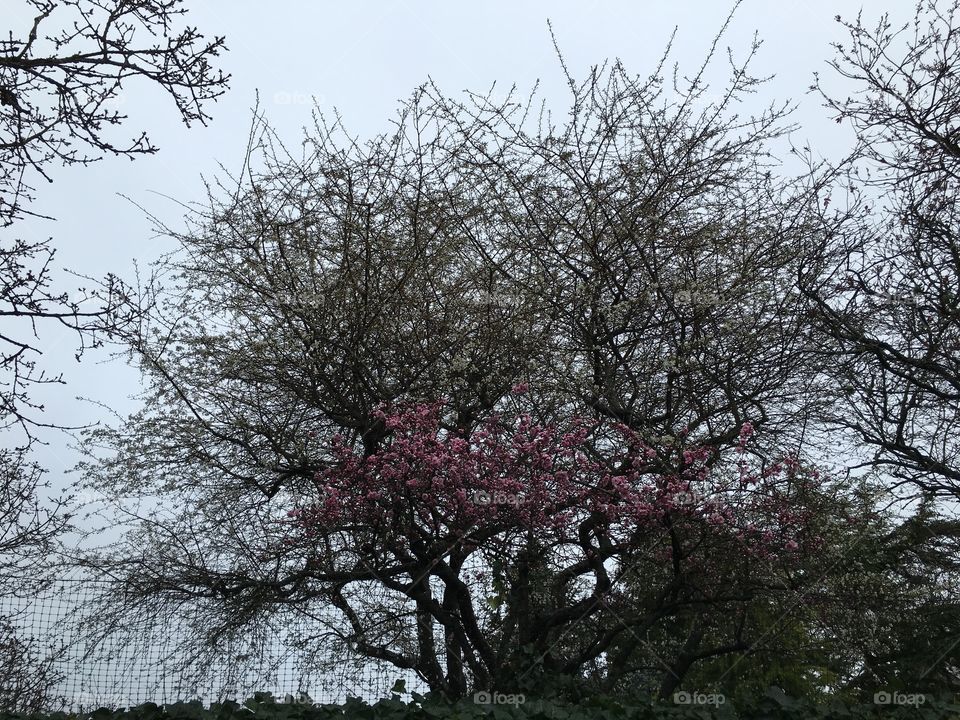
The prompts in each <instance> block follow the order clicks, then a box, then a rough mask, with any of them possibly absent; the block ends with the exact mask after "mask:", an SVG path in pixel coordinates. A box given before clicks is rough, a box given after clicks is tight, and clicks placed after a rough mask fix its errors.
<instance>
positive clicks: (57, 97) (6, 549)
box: [0, 0, 228, 709]
mask: <svg viewBox="0 0 960 720" xmlns="http://www.w3.org/2000/svg"><path fill="white" fill-rule="evenodd" d="M29 5H30V6H31V7H32V8H33V9H34V10H35V11H36V13H37V14H36V16H35V17H34V19H33V22H32V24H31V25H30V26H29V27H25V28H23V33H22V34H21V35H20V36H19V37H15V36H14V32H13V31H12V30H11V32H10V33H9V36H8V39H7V40H0V227H2V228H3V229H2V232H4V233H5V235H4V237H3V238H2V240H0V317H2V318H3V323H4V325H3V329H2V331H0V370H2V373H3V378H2V380H0V427H2V428H3V429H4V430H7V431H8V436H7V437H8V438H9V437H11V435H10V433H14V432H19V434H20V441H19V442H17V446H16V447H13V448H8V449H5V450H3V451H2V452H0V574H2V575H3V577H4V590H3V592H4V593H9V592H12V591H15V590H17V589H20V590H23V591H27V589H28V587H35V586H34V583H42V582H43V581H45V580H49V577H48V576H49V571H50V570H51V568H52V566H53V564H52V558H51V555H50V553H52V550H53V548H54V545H55V541H56V539H57V538H58V537H59V536H60V535H61V533H62V532H63V531H64V530H65V529H67V528H68V527H69V521H70V519H71V514H70V513H69V512H64V510H65V506H66V505H67V504H69V503H70V502H71V500H72V498H62V497H61V498H55V499H53V500H47V499H46V498H41V497H40V496H39V491H40V489H41V488H43V487H46V483H43V482H42V475H43V472H44V470H43V469H42V468H41V467H40V466H39V465H38V464H37V463H36V462H34V461H32V460H31V459H30V450H31V448H32V447H33V445H34V443H35V442H37V441H38V436H37V430H38V429H40V428H57V429H70V428H66V427H64V425H63V424H62V423H57V422H44V421H43V420H41V419H40V417H39V413H41V412H42V411H43V406H42V405H40V404H38V403H37V402H35V401H34V400H33V399H32V398H31V390H32V389H34V387H35V386H36V385H38V384H50V383H53V384H59V383H62V382H63V380H62V375H57V376H49V375H46V374H45V373H43V372H38V371H37V369H36V356H37V355H38V354H39V353H40V350H39V348H38V347H37V345H36V344H35V343H34V342H33V341H32V340H31V339H30V337H29V335H30V334H31V333H32V335H33V337H34V338H37V337H38V329H37V328H38V325H40V326H44V325H56V324H59V325H61V326H63V327H66V328H69V329H70V330H72V331H74V332H75V333H76V335H77V338H78V341H79V347H78V348H77V351H76V355H75V357H76V359H77V360H78V361H79V360H80V357H81V355H82V354H83V353H84V351H86V350H88V349H90V348H97V347H100V346H101V345H102V343H103V341H104V340H105V339H107V338H109V337H110V336H111V334H112V333H114V332H115V331H116V330H117V329H118V328H120V327H121V326H124V325H126V324H129V323H132V322H135V321H136V320H137V318H139V317H141V316H142V313H143V311H144V310H145V308H146V307H148V306H149V303H150V299H149V298H147V297H144V296H139V297H135V296H134V295H133V294H132V293H131V289H130V287H129V286H127V285H126V283H124V282H123V281H122V280H120V279H119V278H117V277H116V276H114V275H113V274H109V275H107V276H106V278H104V279H102V280H94V279H92V278H86V277H84V276H79V277H81V278H82V279H83V280H87V281H90V283H91V284H92V287H89V289H88V287H81V288H78V289H77V290H76V291H73V292H67V291H58V290H53V289H52V288H51V283H52V281H53V278H52V276H51V270H52V264H53V261H54V257H55V250H54V249H53V248H52V247H51V246H50V243H49V241H40V242H28V241H25V240H22V239H19V238H15V237H13V236H12V235H11V234H10V233H12V232H14V230H13V229H11V227H12V226H15V224H16V222H17V221H20V220H23V219H24V218H26V217H29V216H33V217H37V218H48V216H46V215H44V214H42V213H38V212H35V211H34V210H32V209H31V207H30V203H31V201H33V200H34V194H33V193H34V188H33V186H32V183H34V182H35V180H34V179H33V177H36V176H39V177H40V178H42V179H44V180H47V181H51V177H50V169H51V166H52V164H65V165H71V164H82V165H87V164H89V163H92V162H95V161H96V160H98V159H100V158H101V157H102V156H103V155H105V154H116V155H123V156H128V157H131V158H132V157H135V156H136V155H138V154H143V153H153V152H155V151H156V148H155V147H154V146H153V145H152V144H151V143H150V141H149V139H148V137H147V135H146V134H145V133H141V134H140V135H139V137H137V138H135V139H134V140H133V141H132V142H131V143H129V144H126V143H118V142H117V141H116V140H114V139H113V138H112V137H111V136H110V135H109V134H108V132H107V128H108V127H110V126H116V125H121V124H122V123H123V121H124V120H125V119H126V117H125V116H124V115H121V114H120V113H119V112H117V111H116V109H115V107H116V106H115V104H114V101H115V100H116V99H117V98H118V97H119V93H120V92H121V90H122V88H123V86H124V84H125V83H128V82H129V81H130V80H131V79H132V78H136V77H140V78H144V79H146V80H149V81H152V82H154V83H156V84H157V85H159V86H160V87H161V88H163V90H164V91H165V92H166V93H167V94H168V95H170V96H171V98H172V99H173V101H174V104H175V105H176V106H177V109H178V110H179V112H180V114H181V116H182V117H183V119H184V121H185V122H187V123H188V124H189V123H190V122H192V121H197V120H198V121H200V122H205V121H206V120H207V119H208V118H207V115H206V113H205V111H204V109H203V108H204V107H205V106H206V103H207V102H208V101H210V100H214V99H215V98H216V97H217V96H218V95H220V94H221V93H222V92H223V91H224V89H225V87H226V83H227V80H228V78H227V77H225V76H224V75H223V74H222V73H220V72H215V71H214V70H213V68H212V67H211V64H210V63H211V60H212V59H213V58H215V57H216V56H217V55H218V54H219V51H220V50H221V49H223V47H224V46H223V39H222V38H217V39H215V40H214V41H213V42H211V43H206V44H203V45H200V44H199V43H200V41H201V40H202V36H200V35H199V34H198V33H197V31H196V30H195V29H193V28H189V27H188V28H185V29H183V30H181V31H176V30H175V29H174V26H175V25H176V20H177V19H178V16H181V15H183V14H184V13H185V10H183V9H180V8H179V5H180V0H160V1H159V2H153V1H149V2H148V1H144V2H139V1H137V0H133V1H128V0H115V1H110V0H63V1H62V2H54V1H52V0H50V1H48V0H29ZM71 15H72V17H70V16H71ZM58 20H60V21H61V22H60V25H59V27H60V28H63V29H61V30H55V29H53V28H52V27H51V26H52V24H54V23H56V22H57V21H58ZM45 33H49V34H45ZM145 34H148V35H150V37H151V40H150V41H148V42H146V43H144V44H140V42H139V41H140V39H141V38H142V37H143V36H144V35H145ZM32 176H33V177H32ZM48 219H50V218H48ZM72 429H76V428H72ZM2 630H3V643H4V647H5V648H6V652H5V654H4V656H3V658H0V665H2V668H0V671H2V673H3V674H4V677H5V678H6V679H7V680H9V684H8V683H7V682H5V683H4V691H5V692H4V693H3V697H2V698H0V702H3V703H13V704H15V705H16V709H22V708H24V707H27V708H34V707H35V706H36V703H38V702H40V701H41V699H42V698H41V696H42V691H43V690H44V687H41V685H42V683H41V684H40V685H37V684H31V682H32V681H31V679H30V678H29V677H28V674H29V673H30V672H31V668H32V667H33V666H34V665H36V666H37V667H41V666H42V662H41V661H39V660H36V659H35V658H34V656H33V655H32V654H31V653H32V650H31V649H30V648H29V647H28V646H27V645H26V644H25V641H23V640H21V639H17V638H15V637H13V635H12V633H13V632H14V630H13V627H12V626H11V625H9V624H8V623H6V621H5V620H4V621H3V624H2ZM31 658H33V659H31ZM43 662H46V661H43ZM37 663H40V665H38V664H37ZM48 670H49V668H48ZM47 674H48V675H49V672H47ZM48 679H49V678H48ZM34 680H43V682H46V680H45V679H43V678H39V677H37V678H34ZM24 683H26V684H24ZM8 685H9V689H10V691H9V692H6V690H7V689H8ZM5 707H6V706H5ZM8 709H9V708H8Z"/></svg>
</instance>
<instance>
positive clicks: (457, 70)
mask: <svg viewBox="0 0 960 720" xmlns="http://www.w3.org/2000/svg"><path fill="white" fill-rule="evenodd" d="M0 2H2V4H3V6H4V16H5V19H7V20H8V22H9V25H10V28H11V29H13V30H14V33H15V35H18V36H21V37H22V36H23V35H24V34H25V31H26V29H27V28H28V27H29V18H30V17H31V12H30V8H29V7H28V6H27V3H26V2H24V1H23V0H0ZM910 5H912V3H908V2H905V0H898V1H896V2H894V1H893V0H882V1H879V2H874V3H872V4H870V5H869V6H868V7H867V8H866V9H865V11H864V13H865V16H866V17H867V18H868V19H870V20H871V21H872V20H873V19H875V18H877V17H878V16H879V14H880V13H882V12H883V11H885V10H886V11H889V12H891V14H892V16H893V18H894V20H896V21H897V24H898V25H899V24H902V23H903V22H906V21H907V20H908V19H909V18H910V11H911V8H910ZM185 6H186V7H187V8H188V9H189V15H188V20H189V23H190V24H191V25H196V26H198V28H199V29H200V31H201V32H203V33H204V34H206V35H207V36H213V35H225V36H226V43H227V47H228V48H229V52H227V53H226V54H225V55H224V56H223V57H222V60H221V67H222V69H223V70H224V71H225V72H228V73H230V74H232V76H233V79H232V87H231V89H230V91H229V92H228V93H227V95H225V96H224V97H223V98H221V99H220V101H219V102H218V103H217V104H215V105H212V106H210V107H209V108H208V111H209V112H210V114H211V115H212V116H213V120H212V122H210V124H209V126H208V127H206V128H204V127H200V126H197V127H194V128H190V129H187V128H186V127H184V126H183V124H182V123H181V122H180V121H179V116H178V114H177V113H176V110H175V108H174V107H173V106H172V104H171V103H170V102H168V99H167V98H166V97H165V96H163V94H162V93H161V92H159V91H158V88H155V87H153V86H150V85H149V84H147V83H143V84H136V85H134V84H132V85H131V86H130V87H129V88H127V89H126V90H125V93H124V95H123V97H122V103H121V108H122V109H123V111H124V112H126V113H127V114H128V115H129V116H130V120H129V121H128V124H127V126H126V127H125V129H124V130H122V131H121V132H120V135H122V136H124V137H129V136H133V135H136V134H137V133H138V132H139V130H141V129H146V130H148V131H149V134H150V136H151V138H152V140H153V141H154V143H155V144H156V145H158V146H159V148H160V152H159V153H158V154H157V155H155V156H152V157H143V158H140V159H137V160H136V161H134V162H130V161H129V160H122V159H114V158H107V159H105V160H103V161H102V162H100V163H97V164H95V165H93V166H90V167H86V168H85V167H79V166H78V167H72V168H66V169H59V170H57V171H55V172H54V173H53V176H54V178H55V183H54V184H53V185H43V186H42V187H39V192H38V202H37V208H36V209H38V210H40V211H41V212H44V213H48V214H51V215H54V216H56V218H57V220H56V221H55V222H50V221H28V222H23V223H20V224H19V225H18V226H15V228H14V229H15V231H16V232H18V233H19V235H20V236H21V237H24V238H27V239H34V240H39V239H44V238H46V237H48V236H49V237H52V238H53V245H54V247H56V248H57V250H58V256H57V263H56V268H57V271H58V272H57V275H56V276H55V277H56V282H57V287H58V288H59V289H63V290H73V289H75V288H76V287H77V284H78V283H77V282H76V281H74V280H72V279H71V278H70V277H69V276H67V275H65V274H64V273H62V272H60V270H61V269H62V268H69V269H70V270H73V271H75V272H79V273H83V274H87V275H92V276H95V277H103V276H104V275H105V274H106V273H108V272H112V273H115V274H117V275H119V276H120V277H121V278H123V279H125V280H127V281H128V282H130V283H133V282H134V276H133V267H134V265H133V263H134V260H136V261H137V262H138V263H139V264H140V265H141V266H142V267H146V266H147V265H148V264H149V263H150V262H151V261H152V260H154V259H155V258H156V257H157V256H158V255H159V254H160V253H161V252H164V251H168V250H171V249H173V248H174V245H173V244H172V243H171V241H170V240H169V239H165V238H162V237H156V236H155V234H154V233H153V232H152V230H151V228H152V225H151V222H150V220H149V219H148V218H147V217H146V216H145V215H144V213H143V211H141V210H140V209H138V208H136V207H135V206H134V205H132V204H131V203H130V202H129V201H127V200H125V199H124V198H122V197H120V194H121V193H122V194H124V195H127V196H129V197H130V198H131V199H132V200H133V201H134V202H136V203H138V204H140V205H142V206H144V207H145V208H146V209H148V210H149V211H150V212H151V213H153V214H154V215H156V216H157V217H158V218H160V219H161V220H163V221H164V222H166V223H168V224H171V225H173V226H178V225H179V224H180V218H181V217H182V215H183V211H182V208H181V207H179V206H178V204H177V202H181V203H190V202H193V201H199V200H202V199H203V197H204V192H203V183H202V177H201V176H204V175H205V176H207V177H213V176H215V175H216V174H217V173H218V163H222V164H223V165H225V166H226V167H227V168H229V169H236V168H238V166H239V164H240V162H241V160H242V157H243V151H244V148H245V145H246V138H247V133H248V130H249V126H250V119H251V107H252V106H253V104H254V101H255V97H256V93H257V91H259V94H260V98H261V105H262V106H263V108H264V109H265V111H266V114H267V117H268V119H269V121H270V122H271V124H272V125H273V126H274V128H275V129H276V130H277V131H278V133H279V134H280V136H281V138H283V139H284V140H285V141H289V143H290V144H292V145H294V146H297V145H299V141H300V140H301V127H302V126H304V125H306V124H309V123H310V111H311V108H312V107H313V104H314V103H316V104H317V105H318V106H319V107H320V109H321V110H323V111H325V112H330V111H332V110H333V109H334V108H335V109H337V110H338V111H339V112H340V113H341V115H342V117H343V119H344V123H345V125H346V127H347V128H348V129H349V130H350V131H351V132H352V133H354V134H356V135H359V136H360V137H362V138H367V137H370V136H371V135H374V134H376V133H379V132H382V131H385V130H387V129H388V122H389V120H390V118H391V117H392V116H393V114H394V112H395V110H396V108H397V104H398V101H400V100H402V99H404V98H406V97H408V96H409V94H410V93H411V92H412V91H413V90H414V88H416V87H417V86H418V85H420V84H422V83H423V82H424V81H426V80H427V79H428V77H429V78H432V79H433V80H434V81H435V82H436V83H437V85H438V86H439V87H440V88H441V89H442V90H443V91H445V92H446V93H448V94H457V93H460V92H461V91H463V90H467V89H470V90H474V91H486V90H488V89H489V88H490V86H491V84H492V83H493V82H496V83H498V86H501V85H502V86H504V87H509V85H511V84H512V83H516V84H517V85H518V88H519V89H520V90H521V91H525V90H529V89H530V88H531V87H532V85H533V83H534V82H535V81H536V80H537V79H539V80H541V82H542V88H543V95H544V97H546V99H547V101H548V103H549V104H550V105H551V106H552V107H553V109H554V111H555V113H556V111H560V112H562V111H563V110H564V109H565V107H566V102H567V90H566V87H565V84H564V79H563V75H562V72H561V68H560V65H559V63H558V61H557V58H556V54H555V51H554V48H553V44H552V41H551V38H550V35H549V33H548V28H547V20H548V18H549V19H550V20H551V21H552V24H553V28H554V32H555V34H556V37H557V40H558V42H559V45H560V48H561V50H562V52H563V53H564V55H565V59H566V62H567V65H568V67H569V69H570V71H571V72H572V73H573V75H574V76H575V77H578V78H582V77H583V76H584V74H585V73H586V72H587V71H588V70H589V68H590V66H591V65H594V64H599V63H602V62H603V61H604V60H605V59H613V58H619V59H620V60H621V61H623V63H624V65H625V66H626V68H627V70H628V71H630V72H632V73H638V74H643V75H646V74H648V73H649V72H651V71H652V70H653V69H654V67H655V65H656V62H657V60H658V58H659V57H660V55H661V53H662V52H663V49H664V47H665V44H666V42H667V41H668V39H669V37H670V34H671V32H672V31H673V29H674V27H677V28H678V31H677V37H676V40H675V43H674V51H673V58H674V59H675V60H676V61H678V62H679V63H680V68H681V73H684V72H685V73H686V74H694V73H695V72H696V70H697V69H698V68H699V66H700V64H701V63H702V61H703V59H704V57H705V55H706V52H707V50H708V48H709V47H710V44H711V41H712V39H713V38H714V36H715V35H716V33H717V31H718V30H719V29H720V27H721V25H722V24H723V21H724V19H725V17H726V15H727V14H728V12H729V10H730V8H731V7H732V3H731V2H724V1H721V0H676V1H674V2H659V1H658V2H653V1H650V0H647V1H646V2H640V1H634V2H602V1H601V0H592V1H591V0H587V1H583V0H579V1H577V2H556V1H554V2H542V1H541V2H525V3H519V2H513V3H508V2H502V1H499V0H498V1H495V2H483V3H479V2H478V3H452V2H439V1H432V2H413V0H407V1H399V2H385V1H384V2H371V1H367V2H362V1H354V2H348V3H332V2H329V3H328V2H307V1H305V0H301V1H300V2H296V1H294V0H274V1H273V2H270V3H265V2H262V0H257V1H254V0H187V2H186V3H185ZM8 7H10V8H12V12H8V11H7V8H8ZM859 10H860V3H859V2H847V1H844V0H831V1H829V2H828V1H827V0H805V1H802V2H801V1H800V0H778V1H777V2H771V1H769V0H744V2H743V4H742V5H741V7H740V9H739V11H738V12H737V14H736V16H735V17H734V20H733V22H732V24H731V26H730V29H729V31H728V33H727V34H726V36H725V37H724V38H723V40H722V41H721V44H720V52H719V53H718V57H717V58H716V63H715V67H714V72H713V73H712V74H711V77H714V78H723V77H725V74H724V71H725V68H726V52H725V49H726V47H727V46H729V47H731V48H732V50H733V52H734V56H735V57H736V58H742V57H743V56H744V54H745V53H746V52H747V51H748V50H749V46H750V42H751V39H752V36H753V33H754V31H757V32H759V35H760V38H761V39H762V40H763V41H764V44H763V46H762V47H761V49H760V51H759V53H758V56H757V58H756V61H755V64H754V66H753V70H754V72H755V74H760V75H774V76H775V77H774V79H773V80H772V81H771V82H770V83H768V84H767V85H766V86H765V90H764V94H763V96H762V97H761V98H760V100H762V101H763V102H761V103H758V105H757V107H759V105H762V104H766V103H768V102H769V101H770V100H774V99H779V100H786V99H793V100H795V101H797V102H798V103H799V109H798V110H797V112H796V114H795V116H794V120H795V122H797V123H798V124H799V125H800V127H801V130H799V131H798V132H797V133H795V135H794V138H793V139H794V142H795V143H797V144H798V145H803V144H810V145H811V147H813V148H814V149H815V150H817V151H819V152H820V153H822V154H824V155H826V156H828V157H831V156H832V157H837V155H838V154H839V153H841V152H842V151H843V150H844V149H845V148H846V147H848V145H849V142H850V135H849V130H847V129H846V128H845V127H842V126H838V125H836V124H834V123H832V122H831V121H830V120H829V118H828V116H827V114H826V111H825V110H824V109H823V108H822V107H821V104H820V101H819V100H818V97H817V96H816V95H814V94H809V93H808V92H807V90H808V87H809V86H810V84H811V82H812V79H813V73H814V72H815V71H820V72H821V74H822V75H824V76H826V79H827V80H828V85H829V84H830V82H831V81H832V76H831V74H830V73H831V72H832V71H830V70H829V68H828V67H827V65H826V61H827V60H828V59H829V58H830V57H832V55H833V52H832V50H831V48H830V43H831V42H836V41H844V40H845V32H844V30H843V28H842V27H841V26H840V25H839V24H838V23H837V22H836V21H835V20H834V17H835V16H836V15H837V14H838V13H839V14H840V15H842V16H845V17H847V18H852V17H853V16H855V15H856V13H857V12H858V11H859ZM56 17H57V14H56V13H54V15H53V17H52V18H51V20H53V19H54V18H56ZM838 87H842V86H838ZM168 198H172V199H168ZM40 345H41V347H43V348H44V349H45V351H46V353H47V354H46V356H45V357H44V358H43V359H42V360H41V361H40V363H39V364H40V365H41V366H42V367H44V368H46V369H48V371H50V372H53V373H58V372H64V378H65V380H66V381H67V383H68V385H67V386H66V387H54V388H50V389H49V390H48V391H44V390H43V389H37V390H36V391H35V395H34V397H35V398H36V399H38V400H42V401H43V402H45V404H46V407H47V410H46V419H47V420H49V421H52V422H57V423H63V424H82V423H88V422H96V421H98V420H106V421H108V422H110V421H111V418H110V416H109V414H108V413H107V412H106V411H105V410H104V409H102V408H100V407H98V406H97V405H94V404H92V403H88V402H81V401H78V400H76V399H75V397H76V396H78V395H80V396H86V397H89V398H92V399H94V400H96V401H98V402H100V403H104V404H105V405H107V406H109V407H110V408H112V409H113V410H115V411H117V412H118V413H120V414H121V415H126V414H127V413H129V412H131V411H132V410H134V409H135V408H136V403H135V401H133V400H132V399H131V398H130V396H131V395H133V394H135V393H137V392H138V389H139V376H138V373H137V371H136V370H135V369H134V368H132V367H128V366H126V365H125V364H124V362H123V360H120V359H118V360H110V359H109V354H108V352H106V351H95V352H90V353H89V354H87V355H85V356H84V359H83V362H82V363H80V364H77V363H76V362H75V361H74V359H73V348H74V347H75V338H73V337H71V336H70V335H69V334H68V333H66V332H61V331H60V330H59V329H58V328H56V327H54V326H46V327H41V339H40ZM112 421H113V422H116V420H115V419H114V420H112ZM43 437H44V438H45V439H47V440H48V441H49V442H50V445H49V446H48V447H47V448H42V447H40V448H38V450H37V459H38V460H39V461H40V462H41V463H42V464H43V465H44V466H45V467H46V468H48V470H49V476H48V477H49V479H50V480H51V482H52V483H53V484H54V486H55V487H58V488H60V487H65V486H66V485H67V484H68V483H69V482H71V481H72V480H74V479H75V477H74V476H68V475H66V471H67V470H68V469H69V468H71V467H72V466H73V465H74V464H75V463H76V462H77V460H78V458H77V456H76V453H75V452H73V451H71V450H70V449H69V442H70V440H69V438H67V437H64V436H63V435H62V434H60V433H56V432H48V433H45V434H44V435H43Z"/></svg>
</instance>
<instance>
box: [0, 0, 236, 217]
mask: <svg viewBox="0 0 960 720" xmlns="http://www.w3.org/2000/svg"><path fill="white" fill-rule="evenodd" d="M28 2H29V4H30V5H31V6H32V7H33V8H34V9H35V11H36V12H37V15H36V16H35V17H34V19H33V23H32V25H31V26H30V27H29V28H24V29H23V30H24V32H23V33H22V34H21V35H20V36H19V37H14V35H13V31H11V32H10V35H9V39H8V40H3V41H0V221H2V225H9V224H10V223H12V222H13V221H14V220H15V219H17V218H18V217H22V216H23V215H24V214H31V215H32V214H34V213H33V212H31V211H29V210H28V209H27V208H26V207H25V205H26V204H27V203H28V202H29V201H30V200H32V195H31V193H32V192H33V188H32V187H31V186H30V184H29V183H30V182H31V181H30V180H29V176H30V174H31V173H36V174H38V175H39V176H40V177H41V178H43V179H44V180H47V181H48V182H51V178H50V176H49V174H48V168H49V166H50V164H51V163H54V162H59V163H63V164H65V165H73V164H82V165H87V164H89V163H92V162H95V161H96V160H98V159H100V158H101V157H102V156H103V155H105V154H113V155H121V156H127V157H131V158H132V157H135V156H136V155H141V154H150V153H155V152H156V151H157V148H156V147H154V145H153V144H152V143H151V142H150V139H149V138H148V136H147V134H146V133H145V132H141V133H140V134H139V136H137V137H135V138H134V139H133V140H132V141H130V142H129V143H126V142H124V143H118V142H117V141H116V140H114V139H112V138H111V137H110V135H109V134H107V132H106V129H107V128H110V127H111V126H116V125H121V124H123V121H124V120H126V119H127V116H126V115H122V114H120V112H118V111H117V109H116V103H115V101H116V100H117V99H118V97H119V96H120V93H121V92H122V90H123V86H124V83H129V82H130V81H131V80H132V79H135V78H142V79H144V80H147V81H150V82H152V83H155V84H156V85H158V86H159V87H160V88H162V89H163V90H164V91H165V92H166V93H167V94H168V95H169V96H170V98H171V100H173V102H174V104H175V105H176V107H177V110H178V111H179V113H180V115H181V117H182V118H183V121H184V122H185V123H187V124H188V125H189V124H190V123H191V122H195V121H198V122H201V123H204V124H205V123H206V121H207V120H208V119H209V116H208V115H207V113H206V111H205V109H204V106H205V104H206V103H207V102H209V101H211V100H215V99H216V98H217V97H219V96H220V95H222V94H223V92H224V91H225V88H226V85H227V82H228V80H229V76H224V75H223V73H222V72H220V71H217V70H215V69H214V68H213V66H212V65H211V62H212V61H213V60H214V58H216V57H217V56H218V55H219V54H220V51H221V50H223V49H225V45H224V38H222V37H219V38H214V40H213V41H212V42H204V40H203V36H202V35H200V34H199V33H198V32H197V30H196V28H191V27H186V28H183V29H182V30H179V31H177V30H175V29H174V26H175V25H176V21H177V19H178V16H182V15H184V14H185V13H186V10H185V9H183V8H181V7H180V6H181V4H182V0H160V1H159V2H153V1H152V0H133V1H132V2H130V1H126V0H57V1H54V0H28ZM61 11H65V12H61ZM70 15H72V16H73V17H72V18H70V17H69V16H70ZM60 18H62V20H61V22H60V23H59V28H63V29H59V28H57V29H51V30H50V32H51V34H49V35H44V34H43V33H44V32H47V31H48V28H49V26H50V25H51V23H53V22H55V21H56V20H57V19H60ZM144 36H149V39H148V40H147V41H146V42H144V43H142V44H141V38H143V37H144ZM85 148H88V149H89V151H92V152H89V153H88V151H87V150H85Z"/></svg>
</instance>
